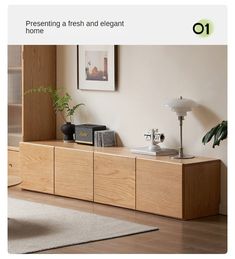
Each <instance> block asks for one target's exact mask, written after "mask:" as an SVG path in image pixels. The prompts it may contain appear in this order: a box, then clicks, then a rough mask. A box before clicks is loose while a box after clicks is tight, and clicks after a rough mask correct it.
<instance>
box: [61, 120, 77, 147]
mask: <svg viewBox="0 0 235 259" xmlns="http://www.w3.org/2000/svg"><path fill="white" fill-rule="evenodd" d="M60 129H61V131H62V133H63V134H64V142H65V143H70V142H74V138H73V134H74V133H75V125H74V124H72V123H71V122H66V123H65V124H63V125H62V126H61V128H60Z"/></svg>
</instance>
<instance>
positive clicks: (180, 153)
mask: <svg viewBox="0 0 235 259" xmlns="http://www.w3.org/2000/svg"><path fill="white" fill-rule="evenodd" d="M178 119H179V121H180V148H179V157H182V158H183V157H184V153H183V134H182V130H183V119H184V116H179V117H178Z"/></svg>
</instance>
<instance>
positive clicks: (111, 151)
mask: <svg viewBox="0 0 235 259" xmlns="http://www.w3.org/2000/svg"><path fill="white" fill-rule="evenodd" d="M21 143H24V144H36V145H46V146H53V147H55V148H68V149H75V150H80V151H90V152H95V153H99V154H105V155H115V156H125V157H130V158H137V159H143V160H149V161H156V162H163V163H170V164H180V165H182V164H194V163H203V162H210V161H219V159H216V158H208V157H198V156H196V157H195V158H192V159H173V158H171V157H169V156H151V155H140V154H134V153H132V152H131V151H130V149H129V148H127V147H94V146H89V145H82V144H77V143H64V142H63V141H61V140H48V141H30V142H21Z"/></svg>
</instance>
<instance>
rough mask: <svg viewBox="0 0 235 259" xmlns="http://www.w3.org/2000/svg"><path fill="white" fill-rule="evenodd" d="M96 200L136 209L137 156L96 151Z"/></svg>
mask: <svg viewBox="0 0 235 259" xmlns="http://www.w3.org/2000/svg"><path fill="white" fill-rule="evenodd" d="M94 201H95V202H100V203H105V204H110V205H115V206H120V207H125V208H131V209H135V158H133V157H122V156H116V155H109V154H103V153H96V152H95V153H94Z"/></svg>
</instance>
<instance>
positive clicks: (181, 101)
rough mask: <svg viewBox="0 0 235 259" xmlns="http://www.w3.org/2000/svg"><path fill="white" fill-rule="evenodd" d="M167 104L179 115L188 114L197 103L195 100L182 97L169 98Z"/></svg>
mask: <svg viewBox="0 0 235 259" xmlns="http://www.w3.org/2000/svg"><path fill="white" fill-rule="evenodd" d="M165 106H167V107H169V108H171V110H172V111H174V112H176V114H177V115H178V116H186V115H187V112H189V111H192V108H193V107H195V106H196V103H195V102H194V101H193V100H190V99H186V98H182V97H180V98H176V99H172V100H169V101H168V102H166V103H165Z"/></svg>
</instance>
